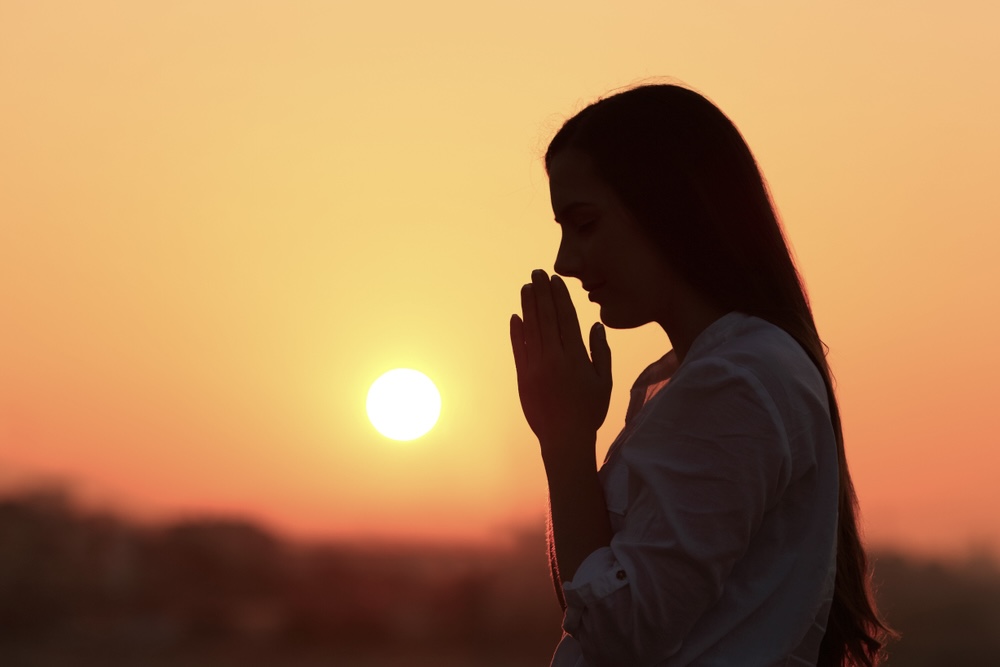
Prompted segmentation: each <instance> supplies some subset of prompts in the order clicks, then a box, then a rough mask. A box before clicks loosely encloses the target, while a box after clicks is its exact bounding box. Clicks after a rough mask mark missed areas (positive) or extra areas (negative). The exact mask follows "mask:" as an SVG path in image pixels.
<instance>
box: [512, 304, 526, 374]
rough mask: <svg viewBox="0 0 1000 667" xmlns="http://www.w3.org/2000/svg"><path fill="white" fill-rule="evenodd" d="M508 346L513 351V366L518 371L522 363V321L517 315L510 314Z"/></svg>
mask: <svg viewBox="0 0 1000 667" xmlns="http://www.w3.org/2000/svg"><path fill="white" fill-rule="evenodd" d="M510 347H511V349H512V350H513V351H514V367H515V369H516V370H517V372H518V373H520V372H521V368H522V366H523V364H524V322H522V321H521V318H520V317H518V316H517V315H511V316H510Z"/></svg>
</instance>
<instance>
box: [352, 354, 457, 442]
mask: <svg viewBox="0 0 1000 667" xmlns="http://www.w3.org/2000/svg"><path fill="white" fill-rule="evenodd" d="M365 407H366V408H367V410H368V419H369V420H370V421H371V423H372V426H374V427H375V430H376V431H378V432H379V433H381V434H382V435H384V436H385V437H387V438H391V439H393V440H414V439H416V438H419V437H420V436H422V435H424V434H425V433H427V432H428V431H430V430H431V429H432V428H434V424H436V423H437V420H438V417H439V416H440V415H441V394H440V393H439V392H438V389H437V387H435V386H434V383H433V382H432V381H431V379H430V378H429V377H427V376H426V375H424V374H423V373H421V372H420V371H415V370H413V369H412V368H395V369H393V370H391V371H388V372H386V373H383V374H382V375H381V376H380V377H379V378H378V379H377V380H375V382H373V383H372V386H371V388H370V389H369V390H368V400H367V402H366V403H365Z"/></svg>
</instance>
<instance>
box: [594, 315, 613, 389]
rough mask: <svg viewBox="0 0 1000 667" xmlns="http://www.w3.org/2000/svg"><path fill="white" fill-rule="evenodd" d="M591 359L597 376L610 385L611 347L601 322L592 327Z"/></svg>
mask: <svg viewBox="0 0 1000 667" xmlns="http://www.w3.org/2000/svg"><path fill="white" fill-rule="evenodd" d="M590 357H591V360H592V361H593V362H594V369H595V370H596V371H597V375H598V376H599V377H600V378H601V379H602V380H605V381H606V382H608V383H609V384H610V383H611V347H610V346H609V345H608V332H607V331H605V329H604V325H603V324H601V323H600V322H595V323H594V326H592V327H590Z"/></svg>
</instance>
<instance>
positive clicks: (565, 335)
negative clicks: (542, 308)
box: [552, 276, 587, 354]
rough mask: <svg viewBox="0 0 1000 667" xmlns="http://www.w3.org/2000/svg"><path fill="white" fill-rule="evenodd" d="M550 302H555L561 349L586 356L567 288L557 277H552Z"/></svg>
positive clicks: (578, 321) (578, 323) (578, 322)
mask: <svg viewBox="0 0 1000 667" xmlns="http://www.w3.org/2000/svg"><path fill="white" fill-rule="evenodd" d="M552 300H553V301H554V302H555V309H556V318H557V320H558V322H559V334H560V335H561V337H562V344H563V347H564V348H565V349H567V350H570V351H572V352H574V353H580V354H587V349H586V348H585V347H584V346H583V336H582V335H581V334H580V320H579V319H578V318H577V316H576V308H574V307H573V299H572V298H570V295H569V288H568V287H566V283H565V282H564V281H563V279H562V278H561V277H559V276H552Z"/></svg>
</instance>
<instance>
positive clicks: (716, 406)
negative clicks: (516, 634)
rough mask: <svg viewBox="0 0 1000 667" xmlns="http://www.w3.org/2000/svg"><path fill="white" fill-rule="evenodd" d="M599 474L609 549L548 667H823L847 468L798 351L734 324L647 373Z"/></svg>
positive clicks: (573, 593) (818, 389)
mask: <svg viewBox="0 0 1000 667" xmlns="http://www.w3.org/2000/svg"><path fill="white" fill-rule="evenodd" d="M598 475H599V477H600V480H601V483H602V485H603V487H604V495H605V498H606V500H607V507H608V513H609V515H610V518H611V527H612V530H613V532H614V536H613V537H612V540H611V545H610V546H608V547H602V548H600V549H598V550H596V551H594V552H593V553H591V554H590V555H589V556H588V557H587V558H586V559H585V560H584V561H583V563H582V564H581V565H580V567H579V569H578V570H577V572H576V575H575V576H574V578H573V580H572V581H568V582H566V583H565V585H564V586H563V594H564V597H565V599H566V603H567V609H566V613H565V616H564V619H563V629H564V630H565V634H564V635H563V639H562V641H561V642H560V643H559V646H558V648H557V649H556V653H555V655H554V656H553V659H552V667H603V666H605V665H608V666H611V665H613V666H615V667H626V666H627V667H633V666H634V667H640V666H646V665H650V666H653V665H655V666H657V667H679V666H681V665H705V666H707V665H713V666H728V665H732V666H737V665H738V666H739V667H756V666H760V667H765V666H770V665H796V666H799V665H815V664H816V660H817V656H818V652H819V645H820V641H821V640H822V638H823V633H824V631H825V629H826V622H827V617H828V615H829V610H830V604H831V601H832V599H833V584H834V577H835V574H836V560H835V552H836V531H837V497H838V466H837V451H836V440H835V437H834V432H833V426H832V424H831V421H830V411H829V407H828V402H827V395H826V387H825V385H824V383H823V378H822V375H820V373H819V371H818V370H817V369H816V367H815V365H814V364H813V363H812V361H811V360H810V359H809V357H808V355H807V354H806V353H805V351H804V350H803V349H802V347H801V346H799V344H798V343H797V342H796V341H795V339H793V338H792V337H791V336H790V335H789V334H787V333H786V332H785V331H784V330H782V329H781V328H779V327H777V326H775V325H773V324H771V323H769V322H766V321H764V320H762V319H760V318H757V317H752V316H749V315H745V314H743V313H739V312H731V313H729V314H727V315H725V316H723V317H722V318H720V319H718V320H716V321H715V322H714V323H712V324H711V325H710V326H709V327H708V328H706V329H705V330H704V331H703V332H702V333H701V334H700V335H699V336H698V338H697V339H695V341H694V342H693V344H692V345H691V349H690V351H689V352H688V354H687V356H686V357H685V359H684V363H682V364H680V365H678V364H677V358H676V355H675V354H674V353H673V352H672V351H671V352H670V353H668V354H667V355H666V356H665V357H663V358H662V359H660V360H659V361H657V362H656V363H654V364H652V365H651V366H650V367H649V368H647V369H646V370H645V371H644V372H643V373H642V375H640V376H639V379H638V380H637V381H636V384H635V386H634V387H633V389H632V400H631V402H630V405H629V410H628V414H627V415H626V420H625V428H624V430H623V431H622V432H621V434H620V435H619V436H618V438H617V439H616V440H615V442H614V443H613V444H612V445H611V448H610V449H609V451H608V456H607V458H606V459H605V461H604V465H603V466H602V467H601V469H600V471H599V473H598Z"/></svg>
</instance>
